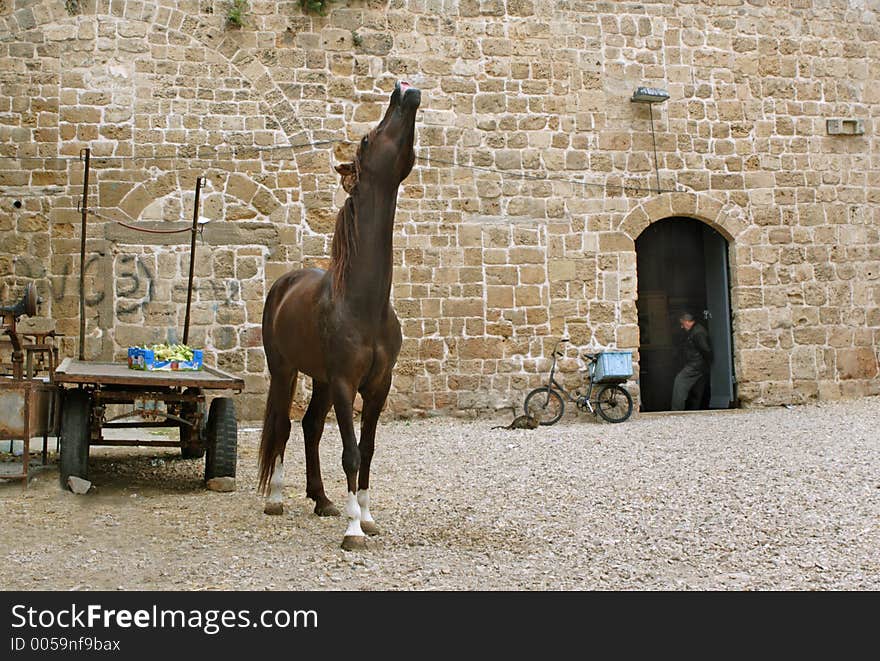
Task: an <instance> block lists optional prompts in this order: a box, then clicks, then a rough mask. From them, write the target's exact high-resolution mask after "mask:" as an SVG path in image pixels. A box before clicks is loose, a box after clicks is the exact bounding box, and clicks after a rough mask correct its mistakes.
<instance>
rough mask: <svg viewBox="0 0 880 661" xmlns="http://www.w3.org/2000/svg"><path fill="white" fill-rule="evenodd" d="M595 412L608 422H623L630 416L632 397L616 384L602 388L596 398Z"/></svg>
mask: <svg viewBox="0 0 880 661" xmlns="http://www.w3.org/2000/svg"><path fill="white" fill-rule="evenodd" d="M596 410H598V411H599V415H601V416H602V417H603V418H605V419H606V420H607V421H608V422H623V421H624V420H626V419H627V418H629V416H630V415H632V411H633V399H632V396H631V395H630V394H629V391H627V389H626V388H624V387H622V386H618V385H617V384H614V385H609V386H604V387H603V388H602V389H601V390H600V391H599V394H598V395H597V396H596Z"/></svg>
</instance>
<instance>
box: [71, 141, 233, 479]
mask: <svg viewBox="0 0 880 661" xmlns="http://www.w3.org/2000/svg"><path fill="white" fill-rule="evenodd" d="M82 157H83V161H84V164H85V169H84V171H83V197H82V201H81V202H80V210H81V212H82V227H81V230H80V273H79V299H80V300H79V359H78V360H75V359H72V358H65V359H64V360H63V361H62V362H61V364H60V365H59V366H58V368H57V369H56V370H55V383H56V384H58V385H59V386H61V387H62V390H61V416H60V418H61V420H60V433H59V438H58V440H59V443H60V451H59V454H60V458H59V459H60V462H59V463H60V469H61V470H60V477H61V486H62V488H67V487H68V486H69V484H68V478H69V477H70V476H72V475H73V476H76V477H80V478H83V479H88V478H87V476H88V466H89V448H90V447H91V446H93V445H128V446H180V451H181V453H182V454H183V456H184V457H187V458H201V457H203V456H204V457H205V480H206V482H208V483H209V484H208V486H209V487H210V486H211V485H210V480H212V479H213V478H218V477H232V478H234V477H235V464H236V459H237V446H238V425H237V422H236V419H235V406H234V403H233V401H232V399H231V398H230V397H215V398H214V399H212V400H211V405H210V409H209V410H208V411H207V414H206V412H205V409H206V397H205V391H206V390H212V389H215V390H231V391H236V392H241V391H242V390H243V389H244V381H243V380H242V379H240V378H238V377H235V376H232V375H231V374H227V373H226V372H223V371H221V370H219V369H215V368H211V367H202V368H201V369H200V370H195V371H144V370H134V369H130V368H129V366H128V364H127V363H126V362H119V363H107V362H96V361H87V360H85V359H84V347H85V285H84V269H83V265H84V264H85V257H86V230H87V222H86V220H87V216H88V209H89V205H88V199H89V197H88V194H89V162H90V150H89V149H83V154H82ZM204 181H205V179H204V177H196V187H195V203H194V205H193V219H192V225H191V226H190V227H189V228H185V229H182V230H178V229H172V230H167V231H168V232H170V233H176V232H179V231H186V232H190V234H191V241H190V259H189V277H188V279H187V295H186V316H185V320H184V326H183V344H186V343H187V339H188V336H189V321H190V306H191V303H192V293H193V268H194V264H195V250H196V235H197V233H198V231H199V197H200V192H201V188H202V185H203V183H204ZM116 222H119V221H116ZM122 224H124V223H122ZM126 226H127V227H130V228H131V229H134V230H140V229H143V231H149V232H153V233H156V232H159V233H164V232H165V231H166V230H156V229H144V228H139V227H136V226H129V225H126ZM115 405H121V408H123V409H124V410H123V412H122V413H118V412H117V413H116V414H115V415H112V416H111V417H109V418H108V407H110V406H114V408H115V409H119V408H120V406H115ZM126 407H130V408H126ZM135 418H136V419H135ZM112 427H117V428H137V427H140V428H144V427H177V428H178V429H179V430H180V438H179V440H177V441H171V440H169V441H150V440H145V439H122V440H119V439H107V438H105V437H104V435H103V430H104V429H108V428H112Z"/></svg>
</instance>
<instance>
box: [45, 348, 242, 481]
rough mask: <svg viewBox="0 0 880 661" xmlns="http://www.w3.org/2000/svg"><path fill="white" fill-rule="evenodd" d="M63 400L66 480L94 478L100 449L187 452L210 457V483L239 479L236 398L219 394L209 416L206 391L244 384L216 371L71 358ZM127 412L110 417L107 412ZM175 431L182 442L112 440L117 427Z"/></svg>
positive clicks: (62, 380) (61, 377)
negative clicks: (93, 457) (107, 433)
mask: <svg viewBox="0 0 880 661" xmlns="http://www.w3.org/2000/svg"><path fill="white" fill-rule="evenodd" d="M55 383H57V384H59V385H62V386H65V388H64V389H63V391H62V397H61V431H60V438H59V441H60V445H61V449H60V469H61V470H60V477H61V485H62V486H63V487H67V486H68V477H69V476H71V475H75V476H77V477H80V478H82V479H88V461H89V448H90V447H92V446H95V445H123V446H125V445H127V446H160V447H161V446H166V447H168V446H170V447H177V446H179V447H180V451H181V453H182V455H183V456H184V457H187V458H193V459H196V458H201V457H205V480H206V481H209V480H211V479H213V478H215V477H235V464H236V459H237V445H238V427H237V422H236V419H235V406H234V404H233V401H232V399H231V398H229V397H215V398H214V399H213V400H212V401H211V405H210V409H209V410H208V412H207V415H205V410H206V396H205V391H207V390H232V391H238V392H240V391H241V390H242V389H244V381H243V380H242V379H240V378H238V377H236V376H232V375H231V374H227V373H226V372H223V371H221V370H219V369H216V368H211V367H203V368H202V369H201V370H198V371H154V372H150V371H143V370H133V369H129V368H128V365H127V364H125V363H101V362H92V361H85V360H75V359H72V358H65V359H64V360H63V361H62V362H61V364H60V365H59V366H58V368H57V369H56V370H55ZM111 405H119V406H117V407H116V408H117V409H119V408H121V409H123V410H122V412H119V413H117V414H116V415H114V416H112V417H109V418H108V407H109V406H111ZM150 427H172V428H174V427H176V428H178V429H179V430H180V437H179V439H178V440H167V441H162V440H156V441H151V440H144V439H108V438H105V437H104V434H103V430H104V429H110V428H123V429H125V428H150Z"/></svg>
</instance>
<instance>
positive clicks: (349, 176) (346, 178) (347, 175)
mask: <svg viewBox="0 0 880 661" xmlns="http://www.w3.org/2000/svg"><path fill="white" fill-rule="evenodd" d="M336 171H337V172H338V173H339V176H340V177H342V188H343V190H344V191H345V192H346V193H350V192H351V191H352V190H353V189H354V185H355V182H356V181H357V170H355V167H354V163H340V164H339V165H337V166H336Z"/></svg>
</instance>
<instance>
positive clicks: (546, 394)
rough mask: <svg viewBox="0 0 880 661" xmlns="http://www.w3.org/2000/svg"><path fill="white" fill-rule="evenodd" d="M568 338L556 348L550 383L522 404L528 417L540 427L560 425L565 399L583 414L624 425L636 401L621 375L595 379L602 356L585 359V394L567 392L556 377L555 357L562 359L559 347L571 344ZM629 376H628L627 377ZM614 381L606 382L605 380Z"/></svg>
mask: <svg viewBox="0 0 880 661" xmlns="http://www.w3.org/2000/svg"><path fill="white" fill-rule="evenodd" d="M568 341H569V340H568V338H562V339H560V340H559V341H558V342H557V343H556V346H554V347H553V364H552V365H551V366H550V376H549V377H548V379H547V384H546V385H543V386H541V387H539V388H535V389H534V390H532V391H531V392H530V393H529V394H528V395H526V401H525V404H524V405H523V408H525V412H526V415H530V416H533V417H535V418H537V420H538V424H541V425H544V426H549V425H552V424H555V423H557V422H559V420H560V419H561V418H562V414H563V413H564V412H565V400H564V399H563V396H565V397H566V398H567V399H568V400H569V401H571V402H574V403H575V404H576V405H577V407H578V409H579V410H580V411H584V412H589V413H592V414H593V415H596V413H597V412H598V414H599V415H600V416H602V418H603V419H604V420H607V421H608V422H615V423H616V422H623V421H625V420H627V419H628V418H629V417H630V415H632V410H633V401H632V395H630V394H629V391H628V390H627V389H626V388H624V387H623V386H622V385H620V384H621V383H622V382H625V381H626V377H625V376H622V375H615V376H605V377H603V381H602V382H596V381H595V380H594V378H595V373H596V365H597V364H598V362H599V356H601V355H602V354H601V353H585V354H583V358H586V359H587V361H588V365H587V378H586V380H585V381H584V386H585V387H586V392H585V393H584V394H578V393H577V392H575V393H574V394H572V393H571V392H569V391H568V390H566V389H565V388H564V387H563V386H562V385H561V384H560V383H559V382H558V381H557V380H556V378H555V377H554V374H555V372H556V358H557V357H563V356H564V354H563V353H562V352H560V351H559V345H560V344H563V343H565V342H568ZM627 376H628V375H627ZM606 380H607V381H612V382H611V383H606V382H605V381H606ZM594 389H595V390H596V399H595V407H594V406H593V403H594V402H593V390H594Z"/></svg>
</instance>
